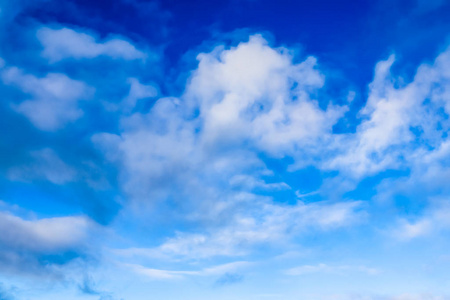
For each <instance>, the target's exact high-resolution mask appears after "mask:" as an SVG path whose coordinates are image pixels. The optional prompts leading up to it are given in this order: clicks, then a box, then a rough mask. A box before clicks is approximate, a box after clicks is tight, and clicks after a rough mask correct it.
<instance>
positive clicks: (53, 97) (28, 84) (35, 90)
mask: <svg viewBox="0 0 450 300" xmlns="http://www.w3.org/2000/svg"><path fill="white" fill-rule="evenodd" d="M1 76H2V79H3V82H4V83H5V84H10V85H15V86H17V87H19V88H20V89H21V90H22V91H23V92H24V93H26V94H29V95H31V96H32V97H31V99H30V100H26V101H23V102H21V103H20V104H18V105H13V108H14V109H15V110H16V111H17V112H18V113H21V114H23V115H25V116H26V117H27V118H28V119H29V120H30V121H31V122H32V123H33V124H34V125H35V126H36V127H38V128H39V129H41V130H46V131H54V130H57V129H60V128H62V127H63V126H64V125H66V124H67V123H70V122H74V121H75V120H77V119H79V118H80V117H81V116H82V115H83V111H82V110H81V109H80V108H79V107H78V102H79V101H80V100H83V99H87V98H89V97H91V95H92V94H93V88H91V87H89V86H88V85H86V84H85V83H84V82H82V81H78V80H73V79H71V78H69V77H67V76H66V75H64V74H60V73H49V74H47V76H45V77H42V78H38V77H35V76H33V75H31V74H24V73H23V72H22V71H21V70H20V69H18V68H16V67H11V68H8V69H5V70H4V71H3V72H2V73H1Z"/></svg>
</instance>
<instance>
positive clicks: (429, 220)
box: [391, 199, 450, 241]
mask: <svg viewBox="0 0 450 300" xmlns="http://www.w3.org/2000/svg"><path fill="white" fill-rule="evenodd" d="M430 202H431V205H429V207H428V208H427V209H425V211H424V212H423V213H422V216H420V217H417V218H416V219H415V220H408V219H406V218H399V219H398V222H397V224H396V227H395V228H394V229H391V233H392V235H393V236H394V237H396V238H398V239H400V240H402V241H409V240H412V239H415V238H420V237H424V236H429V235H432V234H438V233H439V232H442V231H444V232H445V231H448V230H449V229H450V204H449V201H448V199H434V200H431V201H430Z"/></svg>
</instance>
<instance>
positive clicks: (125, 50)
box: [37, 27, 147, 62]
mask: <svg viewBox="0 0 450 300" xmlns="http://www.w3.org/2000/svg"><path fill="white" fill-rule="evenodd" d="M37 38H38V39H39V41H40V42H41V44H42V45H43V46H44V50H43V51H42V56H43V57H45V58H47V59H48V60H49V61H50V62H57V61H60V60H62V59H65V58H75V59H82V58H95V57H97V56H101V55H103V56H109V57H111V58H114V59H125V60H135V59H145V58H146V57H147V55H146V54H145V53H144V52H142V51H140V50H138V49H136V47H135V46H133V45H132V44H130V43H129V42H128V41H125V40H123V39H119V38H112V39H109V40H106V41H104V42H98V41H97V39H96V38H95V37H94V36H92V35H89V34H87V33H83V32H77V31H75V30H73V29H70V28H61V29H52V28H48V27H42V28H40V29H39V30H38V31H37Z"/></svg>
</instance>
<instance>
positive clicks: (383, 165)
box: [324, 50, 450, 177]
mask: <svg viewBox="0 0 450 300" xmlns="http://www.w3.org/2000/svg"><path fill="white" fill-rule="evenodd" d="M394 61H395V58H394V56H390V57H389V59H388V60H386V61H382V62H379V63H378V64H377V66H376V68H375V78H374V80H373V82H372V83H371V84H370V93H369V98H368V100H367V104H366V106H365V107H364V108H363V109H362V110H361V111H360V114H361V117H363V118H364V119H363V121H362V122H361V123H360V124H359V126H358V128H357V132H356V134H354V135H346V136H344V137H343V138H341V139H339V140H338V141H339V142H340V143H342V142H345V148H342V147H341V151H342V152H343V153H342V154H340V155H337V156H335V157H334V158H332V159H331V161H326V162H325V164H324V166H325V168H327V169H339V170H341V171H343V172H345V173H347V174H350V175H351V176H355V177H364V176H367V175H370V174H375V173H378V172H380V171H383V170H386V169H399V168H405V167H413V166H414V165H415V164H416V162H417V161H416V159H417V155H418V154H419V153H421V154H420V155H423V154H424V153H427V152H429V149H430V148H431V149H433V148H438V147H439V145H440V144H442V145H443V144H445V143H446V142H447V140H446V138H445V135H446V134H445V132H446V131H447V130H448V129H449V128H450V127H449V122H448V119H447V118H446V116H445V115H444V114H442V109H443V110H444V112H445V114H447V115H448V114H449V113H450V107H449V104H448V103H449V101H448V100H449V99H450V88H449V87H450V74H449V72H448V68H449V66H450V50H446V51H444V52H443V53H442V54H440V55H439V56H438V57H437V58H436V60H435V62H434V64H433V65H428V64H423V65H421V66H420V67H419V68H418V70H417V73H416V75H415V77H414V80H413V81H412V82H410V83H408V84H404V83H403V84H402V80H401V78H395V77H394V76H393V75H392V74H391V72H390V69H391V66H392V64H393V63H394Z"/></svg>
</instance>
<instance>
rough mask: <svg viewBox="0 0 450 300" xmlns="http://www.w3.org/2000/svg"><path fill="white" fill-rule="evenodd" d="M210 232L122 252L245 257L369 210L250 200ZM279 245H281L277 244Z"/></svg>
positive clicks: (360, 217) (344, 223)
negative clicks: (267, 246) (256, 248)
mask: <svg viewBox="0 0 450 300" xmlns="http://www.w3.org/2000/svg"><path fill="white" fill-rule="evenodd" d="M229 217H230V218H232V220H229V222H228V223H227V224H226V225H224V226H221V227H220V228H210V229H209V230H207V231H206V232H199V233H178V235H177V236H176V237H174V238H171V239H169V240H167V241H166V242H165V243H163V244H162V245H161V246H159V247H158V248H153V249H139V248H138V249H136V248H132V249H124V250H118V252H117V253H118V254H120V255H131V256H144V257H146V256H147V257H165V258H170V259H174V258H183V259H187V260H192V259H193V260H197V259H204V258H209V257H215V256H242V255H246V254H249V253H250V252H251V250H252V248H253V247H254V246H257V245H263V244H272V245H278V246H282V245H286V244H288V243H289V242H290V240H291V239H292V236H297V235H298V234H301V233H304V232H305V231H308V230H319V231H320V230H324V231H326V230H335V229H337V228H341V227H345V226H349V225H352V224H355V223H358V222H361V221H363V220H364V218H365V213H364V212H362V211H360V203H358V202H348V203H336V204H308V205H306V204H302V203H300V204H298V205H293V206H288V205H277V204H271V203H264V202H260V201H259V202H253V203H251V204H250V203H249V206H247V208H246V211H245V212H241V213H234V214H233V215H232V216H229ZM275 247H277V246H275Z"/></svg>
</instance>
